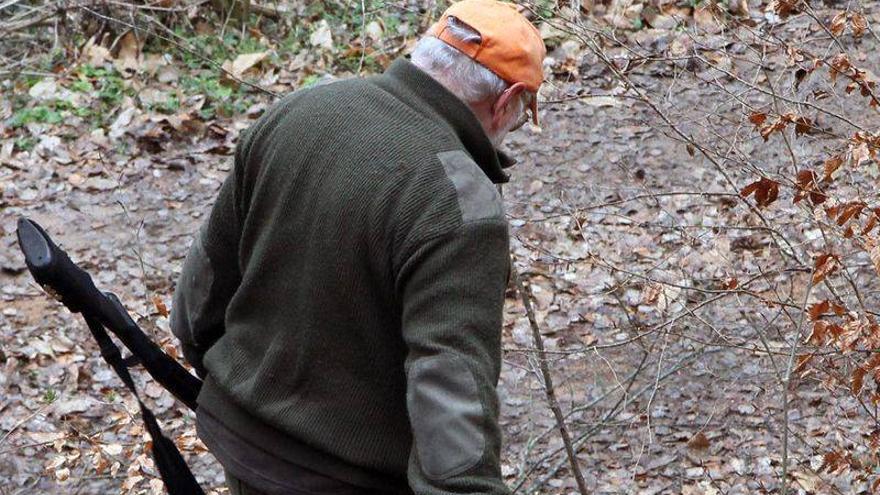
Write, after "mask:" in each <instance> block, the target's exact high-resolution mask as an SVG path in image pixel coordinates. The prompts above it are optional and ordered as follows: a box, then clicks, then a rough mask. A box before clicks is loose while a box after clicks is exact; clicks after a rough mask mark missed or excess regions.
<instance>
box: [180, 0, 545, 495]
mask: <svg viewBox="0 0 880 495" xmlns="http://www.w3.org/2000/svg"><path fill="white" fill-rule="evenodd" d="M544 55H545V49H544V45H543V43H542V41H541V37H540V35H539V34H538V32H537V30H536V29H535V28H534V26H532V25H531V24H530V23H529V22H528V20H526V19H525V18H524V17H523V16H522V15H521V14H520V13H519V12H518V11H517V10H516V9H515V8H514V7H513V6H512V5H511V4H506V3H500V2H496V1H493V0H465V1H463V2H460V3H457V4H454V5H453V6H451V7H450V8H449V10H447V12H446V13H444V15H443V16H442V17H441V19H440V20H439V21H438V22H437V24H435V25H434V26H433V27H432V28H431V31H430V33H429V34H428V35H427V36H426V37H425V38H424V39H422V40H421V41H420V42H419V43H418V45H417V46H416V47H415V50H414V52H413V53H412V55H411V62H410V61H407V60H398V61H396V62H395V63H394V64H393V65H391V67H390V68H389V69H388V70H387V71H386V72H385V74H383V75H381V76H375V77H372V78H367V79H357V78H355V79H349V80H345V81H339V82H334V83H330V84H327V85H323V86H319V87H314V88H310V89H305V90H301V91H296V92H294V93H292V94H290V95H289V96H287V97H285V98H284V99H283V100H282V101H280V102H278V103H277V104H276V105H275V106H274V107H273V108H272V109H270V110H269V111H268V112H267V113H266V114H265V115H264V116H263V117H262V118H261V119H260V120H259V121H258V122H257V123H255V124H254V125H253V126H252V127H251V128H250V129H248V130H247V131H246V132H245V133H244V134H243V136H242V137H241V140H240V142H239V144H238V146H237V148H236V152H235V166H234V169H233V171H232V172H231V174H230V176H229V177H228V179H227V180H226V182H225V183H224V184H223V187H222V188H221V189H220V193H219V196H218V198H217V202H216V204H215V205H214V207H213V210H212V211H211V214H210V216H209V218H208V219H207V221H206V222H205V224H204V225H203V227H202V229H201V231H200V233H199V235H198V236H197V237H196V239H195V241H194V242H193V246H192V248H191V250H190V253H189V255H188V256H187V259H186V261H185V263H184V267H183V272H182V273H181V277H180V281H179V283H178V286H177V291H176V293H175V298H174V308H173V316H172V330H173V332H174V334H175V335H176V336H177V337H178V338H179V339H180V341H181V344H182V347H183V350H184V354H185V357H186V358H187V360H188V361H189V362H190V363H191V364H192V365H193V366H194V367H195V369H196V370H197V372H198V373H199V375H201V376H203V377H205V383H204V387H203V389H202V392H201V394H200V396H199V400H198V402H199V409H198V415H197V427H198V431H199V435H200V436H201V437H202V439H203V440H204V442H205V444H206V445H207V446H208V447H209V448H210V449H211V451H212V452H213V453H214V455H215V456H216V457H217V459H218V460H219V461H220V463H221V464H223V466H224V468H225V469H226V473H227V480H228V483H229V486H230V489H231V491H232V493H234V494H236V493H241V494H244V493H248V494H255V493H291V494H318V493H322V494H323V493H334V494H368V493H377V494H378V493H382V494H384V493H415V494H419V495H428V494H430V495H439V494H451V493H471V494H476V493H479V494H505V493H509V491H508V489H507V488H506V487H505V486H504V484H503V482H502V480H501V472H500V471H501V470H500V460H499V455H500V442H501V436H500V431H499V427H498V399H497V395H496V392H495V387H496V385H497V382H498V375H499V368H500V361H501V356H500V354H501V352H500V338H501V323H502V306H503V302H504V291H505V287H506V283H507V279H508V275H509V257H508V256H509V255H508V247H509V246H508V232H507V222H506V220H505V217H504V210H503V208H502V203H501V198H500V196H499V194H498V192H497V190H496V187H495V186H494V185H493V183H501V182H505V181H507V175H506V174H505V173H504V172H503V170H502V168H503V167H505V166H507V165H509V164H510V161H509V160H508V159H507V158H505V157H504V156H503V155H501V154H499V152H498V151H497V150H496V147H497V146H498V145H499V144H500V143H501V142H502V140H503V139H504V136H505V135H506V134H507V133H508V132H509V131H510V130H511V129H513V128H515V127H517V126H519V125H521V124H522V123H524V122H525V119H526V115H527V114H526V109H527V108H531V111H532V115H533V118H535V119H536V118H537V113H536V106H535V101H536V100H535V96H536V92H537V90H538V87H539V86H540V84H541V80H542V71H541V62H542V59H543V57H544Z"/></svg>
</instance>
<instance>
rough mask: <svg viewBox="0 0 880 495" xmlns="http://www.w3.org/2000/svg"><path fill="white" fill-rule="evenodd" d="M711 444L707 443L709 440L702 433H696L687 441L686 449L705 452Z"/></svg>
mask: <svg viewBox="0 0 880 495" xmlns="http://www.w3.org/2000/svg"><path fill="white" fill-rule="evenodd" d="M711 445H712V444H711V443H710V442H709V439H708V438H706V434H705V433H703V432H702V431H700V432H697V434H696V435H694V436H693V437H692V438H691V439H690V440H688V447H689V448H691V449H694V450H706V449H708V448H709V447H710V446H711Z"/></svg>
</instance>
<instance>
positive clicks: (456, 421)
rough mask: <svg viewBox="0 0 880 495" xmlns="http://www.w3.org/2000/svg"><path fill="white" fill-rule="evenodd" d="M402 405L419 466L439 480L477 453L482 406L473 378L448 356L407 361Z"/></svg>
mask: <svg viewBox="0 0 880 495" xmlns="http://www.w3.org/2000/svg"><path fill="white" fill-rule="evenodd" d="M406 395H407V406H408V408H409V414H410V421H411V423H412V428H413V436H414V437H415V448H416V454H417V455H418V460H419V464H420V465H421V468H422V472H423V473H424V474H425V475H426V476H427V477H428V478H431V479H435V480H442V479H446V478H449V477H451V476H456V475H458V474H461V473H464V472H465V471H467V470H468V469H470V468H472V467H474V466H475V465H476V464H477V463H478V462H480V460H481V459H482V458H483V450H484V449H485V446H486V436H485V433H484V427H483V425H484V422H485V418H484V412H483V406H482V403H481V402H480V396H479V392H478V388H477V382H476V380H475V379H474V375H473V374H472V373H471V371H470V369H469V368H468V366H467V365H466V364H465V363H464V362H462V361H461V360H460V359H457V358H456V357H454V356H448V355H446V356H443V355H441V356H434V357H428V358H422V359H419V360H417V361H416V362H414V363H413V364H412V366H411V367H410V372H409V377H408V385H407V394H406Z"/></svg>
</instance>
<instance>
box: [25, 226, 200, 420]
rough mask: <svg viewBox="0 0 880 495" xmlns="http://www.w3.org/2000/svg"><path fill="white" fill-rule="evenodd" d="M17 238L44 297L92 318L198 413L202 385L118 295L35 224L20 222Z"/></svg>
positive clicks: (154, 376)
mask: <svg viewBox="0 0 880 495" xmlns="http://www.w3.org/2000/svg"><path fill="white" fill-rule="evenodd" d="M17 235H18V244H19V247H21V250H22V252H23V253H24V257H25V264H26V265H27V267H28V270H29V271H30V272H31V275H33V277H34V280H36V281H37V283H39V284H40V285H41V286H42V287H43V288H44V289H45V290H46V292H48V293H49V294H50V295H52V296H53V297H55V298H56V299H58V300H59V301H61V303H62V304H64V305H65V306H66V307H67V308H68V309H69V310H70V311H71V312H73V313H82V314H83V315H84V316H86V317H91V318H94V319H95V320H97V321H98V322H100V323H101V324H102V325H103V326H104V327H106V328H108V329H110V331H111V332H113V334H114V335H116V336H117V337H118V338H119V340H120V341H122V343H123V344H125V346H126V347H127V348H128V349H129V351H131V353H132V354H134V355H135V356H136V357H137V358H138V359H139V360H140V361H141V363H142V364H143V366H144V368H145V369H146V370H147V372H148V373H149V374H150V375H151V376H152V377H153V378H154V379H155V380H156V381H157V382H158V383H159V384H160V385H162V386H163V387H165V389H166V390H168V391H169V392H171V394H172V395H174V396H175V397H177V399H179V400H180V401H181V402H183V403H184V404H186V405H187V406H188V407H189V408H190V409H192V410H195V409H196V407H197V404H196V397H197V396H198V394H199V390H200V389H201V386H202V381H201V380H200V379H199V378H197V377H195V376H193V375H192V374H190V373H189V372H188V371H187V370H186V368H184V367H183V366H182V365H181V364H180V363H178V362H177V361H176V360H174V359H173V358H171V357H170V356H168V355H167V354H165V353H164V352H163V351H162V349H160V348H159V346H158V345H156V344H155V343H154V342H153V341H152V340H150V338H149V337H148V336H147V335H146V334H145V333H144V332H143V330H141V328H140V327H139V326H138V325H137V323H135V322H134V320H132V319H131V316H129V314H128V312H127V311H126V310H125V308H124V307H123V306H122V304H121V303H120V301H119V299H118V298H117V297H116V295H114V294H112V293H109V292H106V293H105V292H101V291H100V290H98V288H97V287H95V283H94V281H92V277H91V276H90V275H89V274H88V273H86V271H85V270H83V269H82V268H80V267H79V266H77V265H76V263H74V262H73V261H72V260H71V259H70V257H69V256H68V255H67V253H65V252H64V250H62V249H61V248H59V247H58V246H57V245H56V244H55V243H54V242H52V239H51V238H50V237H49V235H48V234H47V233H46V231H45V230H43V228H42V227H40V226H39V225H38V224H37V223H36V222H34V221H32V220H29V219H27V218H24V217H21V218H19V220H18V228H17Z"/></svg>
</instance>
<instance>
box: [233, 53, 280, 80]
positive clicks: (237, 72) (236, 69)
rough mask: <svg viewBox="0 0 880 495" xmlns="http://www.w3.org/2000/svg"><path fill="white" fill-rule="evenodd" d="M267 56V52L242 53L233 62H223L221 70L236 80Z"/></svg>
mask: <svg viewBox="0 0 880 495" xmlns="http://www.w3.org/2000/svg"><path fill="white" fill-rule="evenodd" d="M268 56H269V52H268V51H266V52H256V53H243V54H241V55H239V56H237V57H235V60H227V61H226V62H223V69H224V70H226V71H227V72H229V73H230V74H232V75H233V76H235V77H237V78H241V77H242V76H243V75H244V74H245V72H247V71H249V70H251V69H253V68H255V67H256V66H257V65H258V64H259V63H260V62H262V61H263V60H265V58H266V57H268Z"/></svg>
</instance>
